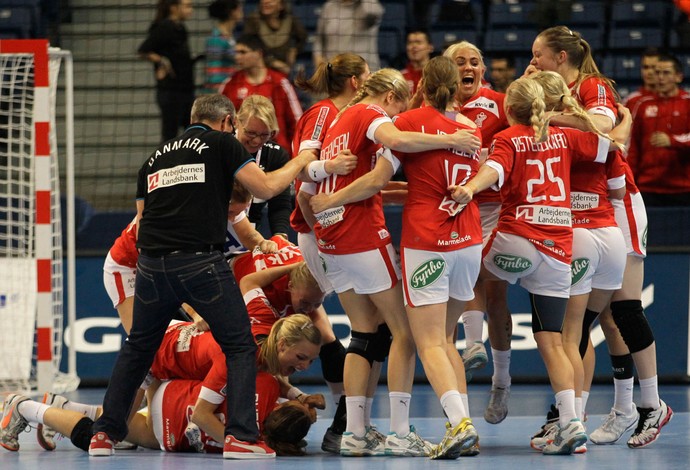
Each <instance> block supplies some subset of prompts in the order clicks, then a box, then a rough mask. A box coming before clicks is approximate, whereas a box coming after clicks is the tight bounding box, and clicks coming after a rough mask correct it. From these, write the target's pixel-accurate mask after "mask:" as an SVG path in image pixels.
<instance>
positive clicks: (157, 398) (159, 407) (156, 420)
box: [150, 382, 182, 451]
mask: <svg viewBox="0 0 690 470" xmlns="http://www.w3.org/2000/svg"><path fill="white" fill-rule="evenodd" d="M169 384H170V382H163V383H161V385H160V387H158V390H156V393H154V394H153V398H152V399H151V407H150V410H151V423H152V424H153V434H154V435H155V436H156V440H157V441H158V443H159V444H160V447H161V450H162V451H165V446H164V445H163V444H162V443H163V442H165V432H164V431H163V398H164V396H165V388H166V387H167V386H168V385H169ZM180 438H182V436H180Z"/></svg>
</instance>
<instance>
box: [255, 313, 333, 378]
mask: <svg viewBox="0 0 690 470" xmlns="http://www.w3.org/2000/svg"><path fill="white" fill-rule="evenodd" d="M281 340H282V341H284V343H285V346H287V347H288V348H290V347H292V346H294V345H295V344H297V343H299V342H300V341H302V340H307V341H309V342H310V343H312V344H315V345H317V346H320V345H321V333H320V332H319V330H318V329H317V328H316V326H314V323H312V321H311V320H310V319H309V317H308V316H306V315H303V314H301V313H296V314H294V315H290V316H287V317H284V318H281V319H280V320H278V321H277V322H275V324H274V325H273V327H271V332H270V333H269V334H268V336H266V337H265V338H263V339H260V340H258V343H259V346H260V348H261V349H260V351H259V364H260V365H261V367H262V368H263V369H265V370H266V372H268V373H269V374H271V375H279V374H280V362H279V361H278V343H279V342H280V341H281Z"/></svg>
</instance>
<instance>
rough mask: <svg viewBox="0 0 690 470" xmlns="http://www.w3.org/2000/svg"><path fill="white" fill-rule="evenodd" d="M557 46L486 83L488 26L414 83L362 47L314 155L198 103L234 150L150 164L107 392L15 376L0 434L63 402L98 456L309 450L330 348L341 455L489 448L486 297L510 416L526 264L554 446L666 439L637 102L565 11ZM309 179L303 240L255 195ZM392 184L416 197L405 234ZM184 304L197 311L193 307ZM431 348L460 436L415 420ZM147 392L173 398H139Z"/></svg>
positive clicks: (188, 152) (118, 276) (305, 129)
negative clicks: (263, 153) (598, 399)
mask: <svg viewBox="0 0 690 470" xmlns="http://www.w3.org/2000/svg"><path fill="white" fill-rule="evenodd" d="M532 53H533V59H532V62H531V64H530V66H529V67H528V69H527V70H526V72H525V75H524V76H523V77H522V78H519V79H518V80H516V81H515V82H513V83H512V84H511V85H510V86H509V88H508V89H507V91H506V93H505V94H503V93H499V92H496V91H493V90H491V89H488V88H485V87H483V86H482V79H481V77H482V76H483V73H484V63H483V58H482V54H481V51H479V49H478V48H477V47H476V46H474V45H473V44H471V43H468V42H465V41H463V42H460V43H457V44H453V45H451V46H450V47H449V48H448V49H447V50H446V51H445V52H444V55H443V56H440V57H435V58H433V59H431V60H430V61H429V62H428V63H427V65H425V67H424V69H423V73H422V79H421V81H420V82H419V84H418V88H417V90H416V92H415V93H414V94H412V93H411V90H410V87H409V85H408V82H407V81H406V80H405V79H404V78H403V76H402V74H401V73H400V72H398V71H396V70H393V69H388V68H385V69H381V70H378V71H376V72H374V73H370V72H369V68H368V65H367V63H366V62H365V61H364V59H362V58H361V57H360V56H357V55H354V54H339V55H337V56H335V57H333V58H331V59H330V60H329V61H328V62H324V63H322V64H321V65H319V67H318V68H317V69H316V71H315V73H314V75H313V76H312V77H311V78H309V79H306V80H301V81H300V80H298V86H300V87H302V88H303V89H305V90H307V91H310V92H312V93H314V94H315V95H316V94H320V93H326V94H328V98H326V99H323V100H321V101H319V102H317V103H316V104H315V105H313V106H312V107H311V108H310V109H308V110H307V111H306V112H305V113H304V115H303V116H302V118H301V119H300V120H299V122H298V123H297V127H296V130H295V134H294V136H293V139H292V149H291V150H292V155H293V158H292V159H291V160H290V161H289V162H288V163H287V164H286V165H285V166H283V167H282V168H280V169H277V170H275V171H272V172H269V173H264V172H263V171H262V170H261V169H259V167H258V166H257V165H256V163H255V161H254V160H253V158H252V157H251V155H250V154H249V153H247V148H245V147H243V146H242V143H241V141H242V138H239V141H238V140H236V139H235V138H234V137H232V136H231V133H232V132H233V131H234V130H235V124H234V118H235V115H234V108H233V106H232V103H230V102H229V100H228V99H227V98H225V97H224V96H222V95H205V96H203V97H201V98H198V99H197V100H196V102H195V104H194V108H193V110H192V125H191V126H190V127H189V128H188V129H187V131H185V134H183V135H182V136H181V137H178V138H177V139H184V140H185V141H189V139H192V140H191V141H195V140H194V139H198V145H199V146H207V147H206V148H207V149H208V150H204V151H203V152H200V151H197V150H198V148H201V147H198V146H197V147H195V148H190V147H189V146H187V147H184V146H183V145H180V146H177V148H175V149H173V150H170V151H167V152H161V151H160V149H161V148H164V146H165V145H166V144H163V146H162V147H161V148H159V150H158V151H157V152H155V153H154V154H153V155H154V156H156V155H158V154H160V156H158V158H151V159H150V160H147V162H146V163H145V164H144V165H143V167H142V169H141V171H140V173H139V184H138V189H137V217H136V218H135V219H134V220H133V221H132V223H131V224H130V225H129V226H128V227H127V228H126V229H125V230H124V231H123V232H122V235H121V237H120V238H119V239H118V240H117V241H116V243H115V245H114V246H113V248H112V249H111V250H110V252H109V254H108V257H107V259H106V262H105V265H104V281H105V285H106V290H107V291H108V293H109V295H110V297H111V299H112V300H113V305H114V306H115V307H116V308H117V310H118V314H119V315H120V318H121V320H122V324H123V326H124V328H125V330H126V331H127V333H128V335H129V336H128V338H127V340H126V341H125V343H124V345H123V348H122V351H121V353H120V356H119V357H118V360H117V363H116V365H115V369H114V371H113V376H112V378H111V381H110V386H109V388H108V391H107V392H106V397H105V400H104V403H103V407H102V408H101V407H96V406H92V405H83V404H78V403H73V402H71V401H67V400H66V399H64V398H63V397H60V396H57V395H53V394H46V395H45V396H44V399H43V402H42V403H40V402H35V401H32V400H30V399H28V398H27V397H23V396H19V395H11V396H9V397H8V398H7V400H6V402H5V408H4V414H3V419H2V428H1V430H0V445H2V446H3V447H5V448H6V449H9V450H18V448H19V443H18V435H19V433H20V432H22V431H23V430H24V429H25V428H26V427H27V426H29V423H38V431H37V437H38V441H39V443H40V444H41V446H42V447H43V448H45V449H47V450H52V449H54V448H55V443H54V436H55V433H56V432H57V433H60V434H63V435H65V436H69V437H70V439H71V440H72V442H73V443H74V445H76V446H77V447H79V448H81V449H83V450H87V451H88V452H89V454H90V455H96V456H97V455H112V454H113V453H114V448H115V446H116V445H118V442H119V443H120V444H122V443H123V441H124V442H127V443H131V444H136V445H140V446H143V447H148V448H157V449H162V450H165V451H197V452H219V453H220V452H222V453H223V456H224V457H225V458H237V459H249V458H272V457H275V455H276V454H278V455H303V454H304V453H305V444H306V442H305V441H304V440H303V439H304V437H305V436H306V434H307V432H308V430H309V427H310V425H311V424H312V423H313V422H314V421H315V419H316V415H315V410H314V408H319V409H323V408H324V407H325V398H324V397H323V396H321V395H311V396H310V395H307V394H304V393H302V392H301V391H300V390H299V389H297V388H296V387H294V386H292V385H291V384H290V382H289V376H290V375H291V374H292V373H294V372H296V371H299V370H303V369H305V368H307V367H309V365H310V364H311V362H312V361H313V360H314V359H315V358H316V357H319V358H320V359H321V364H322V372H323V377H324V380H325V381H326V382H327V384H328V386H329V389H330V392H331V398H332V400H333V403H334V404H335V405H336V412H335V416H334V418H333V422H332V424H331V425H330V426H329V427H328V430H327V432H326V434H325V436H324V438H323V442H322V446H321V447H322V449H323V450H324V451H326V452H332V453H337V454H340V455H343V456H379V455H396V456H410V457H429V458H431V459H456V458H458V457H465V456H476V455H478V454H480V444H479V441H480V438H479V435H478V433H477V430H476V429H475V427H474V425H473V423H472V419H471V417H470V413H469V405H468V391H467V381H468V378H469V377H471V371H472V369H475V368H478V367H482V366H483V365H485V364H486V362H487V360H488V355H487V354H486V350H485V348H484V346H483V344H482V340H481V338H482V332H481V328H482V324H483V318H484V315H486V316H487V319H488V324H489V339H490V343H491V349H492V358H493V363H494V375H493V377H492V388H491V395H490V399H489V404H488V407H487V409H486V412H485V414H484V418H485V419H486V420H487V421H488V422H489V423H492V424H498V423H500V422H502V421H503V420H504V419H505V418H506V416H507V414H508V401H509V396H510V385H511V382H510V373H509V365H510V337H511V325H512V323H511V319H510V312H509V311H508V307H507V285H508V284H509V283H511V284H515V283H519V284H520V285H521V286H522V287H523V288H524V289H525V290H527V292H528V293H529V297H530V303H531V305H532V330H533V333H534V338H535V341H536V343H537V345H538V349H539V353H540V354H541V356H542V358H543V360H544V364H545V366H546V370H547V373H548V376H549V380H550V383H551V386H552V388H553V391H554V400H555V401H554V403H555V405H554V406H552V409H551V411H549V413H548V415H547V422H546V423H545V424H544V426H543V427H542V429H540V430H539V431H538V432H537V433H536V434H535V435H534V436H532V439H531V446H532V447H533V448H534V449H536V450H538V451H540V452H542V453H543V454H545V455H562V454H573V453H583V452H586V451H587V441H588V440H590V441H591V442H593V443H595V444H614V443H616V442H617V441H619V440H620V439H621V437H622V436H623V435H624V434H625V433H626V432H628V431H630V430H633V432H632V436H631V437H630V438H629V440H628V441H627V445H628V446H629V447H631V448H638V447H644V446H646V445H649V444H651V443H652V442H654V441H655V440H656V439H657V437H658V435H659V432H660V430H661V428H662V427H663V426H664V425H666V424H667V423H668V422H669V421H670V420H671V418H672V416H673V411H672V410H671V408H670V407H668V406H667V405H666V404H665V403H664V402H663V401H662V400H661V399H660V398H659V393H658V387H657V378H656V357H655V343H654V336H653V333H652V331H651V329H650V327H649V324H648V323H647V320H646V318H645V315H644V311H643V309H642V302H641V292H642V277H643V260H644V257H645V254H646V253H645V242H646V225H647V221H646V214H645V209H644V204H643V202H642V199H641V197H640V195H639V191H638V190H637V188H636V187H635V183H634V181H633V178H632V173H631V171H630V168H629V166H628V165H627V163H626V160H625V151H626V142H627V141H628V140H629V138H630V131H631V127H632V118H631V115H630V112H629V111H628V109H627V108H625V107H623V106H622V105H616V95H615V91H614V88H613V86H612V82H611V81H610V80H608V79H607V78H606V77H604V76H602V75H601V74H600V73H599V71H598V69H597V67H596V65H595V63H594V61H593V59H592V54H591V50H590V48H589V44H588V43H587V42H586V41H585V40H584V39H583V38H582V37H581V36H580V35H579V33H577V32H575V31H571V30H570V29H568V28H567V27H564V26H557V27H553V28H549V29H547V30H545V31H543V32H541V33H540V34H539V35H538V36H537V38H536V39H535V41H534V44H533V47H532ZM266 101H268V100H266ZM244 106H245V105H244V103H243V105H242V108H243V107H244ZM261 106H265V107H268V108H270V102H268V103H267V104H266V103H264V104H261ZM242 108H240V112H239V113H238V115H242ZM259 115H260V114H259V113H256V114H253V115H251V117H252V118H254V117H257V116H259ZM246 124H247V121H246V120H245V121H244V122H243V123H242V126H244V125H246ZM239 130H240V129H238V131H239ZM255 137H256V136H255ZM253 139H254V137H250V139H249V140H250V141H251V140H253ZM168 145H170V144H168ZM202 154H203V155H202ZM198 165H201V166H198ZM204 165H205V166H204ZM192 169H193V170H194V171H196V172H197V173H195V175H200V179H201V180H202V182H201V183H197V182H193V181H191V180H189V179H183V180H181V179H179V178H178V179H176V180H174V181H171V182H169V184H167V185H159V184H154V183H156V182H158V181H159V180H158V179H156V177H155V175H160V174H161V172H162V171H172V170H175V171H176V173H175V174H176V175H179V174H183V173H185V172H186V173H188V172H189V171H191V170H192ZM400 172H402V173H403V174H404V180H405V182H404V183H402V182H400V181H398V179H399V178H395V175H397V174H400ZM171 174H172V173H171ZM295 178H297V179H296V185H295V186H296V188H295V189H296V191H297V194H296V202H297V204H296V205H295V206H296V208H295V210H294V212H293V214H292V216H291V219H290V220H291V225H292V228H293V229H294V230H295V231H296V232H297V234H298V239H297V242H298V243H297V245H293V244H292V243H290V242H287V241H286V240H285V239H284V238H283V237H280V236H275V237H272V238H271V239H269V240H265V239H264V238H263V237H262V236H261V235H260V234H259V233H258V232H257V231H256V230H255V229H254V228H253V227H252V226H251V224H249V222H248V220H247V219H246V209H247V207H248V205H249V204H250V202H251V197H252V195H254V196H255V197H259V198H261V199H266V200H268V199H270V198H271V197H273V196H274V195H276V194H279V193H281V192H282V191H284V189H285V188H286V187H287V186H288V185H289V184H290V183H291V182H292V181H293V180H295ZM228 201H229V210H228ZM384 203H402V204H403V205H404V206H403V222H402V234H401V242H400V249H399V252H398V251H396V249H395V248H394V247H393V244H392V241H391V235H390V233H389V232H388V229H387V227H386V223H385V218H384V213H383V204H384ZM221 222H222V223H221ZM223 240H225V246H223ZM239 247H244V248H246V249H247V251H246V252H239V253H238V251H237V250H238V248H239ZM223 252H225V256H223ZM228 260H229V261H228ZM332 292H335V293H336V294H337V295H338V298H339V300H340V303H341V305H342V307H343V309H344V311H345V313H346V314H347V316H348V318H349V321H350V325H351V341H350V344H349V345H348V347H347V349H345V348H344V347H343V345H342V344H341V343H340V341H339V340H338V339H337V338H336V336H335V334H334V333H333V329H332V326H331V324H330V322H329V320H328V316H327V313H326V312H325V310H324V308H323V306H322V303H323V300H324V297H325V295H328V294H330V293H332ZM178 309H182V310H183V311H184V315H188V316H189V317H190V318H191V319H192V321H190V322H181V323H180V322H172V323H170V320H171V319H172V317H173V315H174V314H175V312H176V311H177V310H178ZM597 318H599V321H600V323H601V326H602V329H603V331H604V333H605V335H606V340H607V344H608V347H609V352H610V355H611V360H612V366H613V369H614V371H615V372H614V386H615V401H614V404H613V406H612V409H611V413H610V414H609V415H608V416H607V417H606V419H605V421H604V422H603V423H602V424H601V426H599V427H598V428H596V429H593V430H591V431H590V432H588V430H586V429H585V426H584V424H583V421H584V416H585V409H586V402H587V397H588V396H589V389H590V386H591V382H592V377H593V368H594V364H593V354H594V350H593V346H592V343H591V341H590V340H589V330H590V328H591V326H592V324H593V322H594V321H595V320H596V319H597ZM460 319H462V324H463V325H464V327H465V337H466V338H467V345H468V346H467V349H466V351H465V352H464V353H463V355H462V356H461V355H460V354H459V352H458V350H457V349H456V347H455V342H456V338H457V330H456V328H457V326H458V321H459V320H460ZM210 332H211V333H212V334H213V335H211V334H210ZM159 345H160V346H159ZM416 354H418V355H419V357H420V360H421V362H422V364H423V366H424V371H425V373H426V376H427V379H428V380H429V383H430V384H431V386H432V388H433V390H434V392H435V393H436V395H437V397H438V399H439V402H440V404H441V406H442V408H443V411H444V414H445V416H446V417H447V423H446V427H445V430H444V434H443V437H442V439H441V441H440V442H437V443H431V442H429V441H427V440H426V439H424V437H423V436H421V435H419V434H418V432H417V430H416V429H415V427H414V425H413V424H412V423H410V416H409V403H410V400H411V398H412V385H413V378H414V364H415V356H416ZM386 359H387V360H388V373H387V378H388V389H389V396H390V398H391V400H390V429H389V430H388V432H387V433H382V432H380V431H379V430H378V429H376V427H374V426H372V424H371V420H370V414H371V409H372V403H373V397H374V392H375V390H376V386H377V384H378V380H379V375H380V372H381V367H382V364H383V362H384V361H385V360H386ZM634 368H636V369H637V371H638V373H639V382H640V387H641V402H640V403H638V406H637V407H636V405H635V404H634V403H633V402H632V384H633V369H634ZM144 395H145V396H146V400H147V404H148V408H147V409H148V412H147V413H137V412H136V410H137V409H138V408H139V406H140V404H141V402H142V399H143V397H144ZM279 399H284V400H279ZM278 401H281V404H280V405H276V403H277V402H278ZM164 423H165V425H164Z"/></svg>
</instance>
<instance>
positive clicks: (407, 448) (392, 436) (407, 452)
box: [385, 426, 433, 457]
mask: <svg viewBox="0 0 690 470" xmlns="http://www.w3.org/2000/svg"><path fill="white" fill-rule="evenodd" d="M385 448H386V455H398V456H402V457H428V456H429V454H430V453H431V449H432V448H433V445H432V444H431V442H428V441H425V440H424V439H422V438H421V437H419V435H418V434H417V431H416V430H415V428H414V426H410V432H409V433H408V434H407V436H404V437H400V436H398V435H397V434H396V433H394V432H391V433H389V434H388V436H387V437H386V443H385Z"/></svg>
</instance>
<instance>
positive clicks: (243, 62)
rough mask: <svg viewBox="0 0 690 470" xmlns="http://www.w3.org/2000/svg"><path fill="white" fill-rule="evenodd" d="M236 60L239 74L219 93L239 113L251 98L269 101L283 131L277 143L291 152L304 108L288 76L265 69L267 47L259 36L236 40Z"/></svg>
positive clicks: (227, 81)
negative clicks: (257, 97)
mask: <svg viewBox="0 0 690 470" xmlns="http://www.w3.org/2000/svg"><path fill="white" fill-rule="evenodd" d="M235 60H236V62H237V69H238V70H237V72H235V74H234V75H233V76H232V77H231V78H229V79H228V80H226V81H225V83H224V84H223V85H221V89H220V92H221V93H222V94H224V95H225V96H227V97H228V98H230V100H231V101H232V103H233V104H234V105H235V107H236V108H237V109H239V108H240V106H241V105H242V101H243V100H244V99H245V98H246V97H248V96H250V95H262V96H265V97H266V98H268V99H270V100H271V101H272V102H273V106H274V107H275V112H276V117H277V118H278V129H280V133H277V134H276V135H275V140H276V142H277V143H278V144H280V146H281V147H283V148H284V149H285V150H288V151H289V149H290V139H292V134H293V133H294V131H295V125H296V124H297V120H298V119H299V118H300V117H301V116H302V106H301V105H300V103H299V99H298V98H297V93H295V89H294V88H293V87H292V85H291V84H290V81H289V80H288V77H287V75H285V74H284V73H282V72H279V71H277V70H273V69H269V68H268V67H266V62H265V61H264V44H263V42H262V41H261V39H259V37H258V36H252V35H242V37H240V38H239V39H237V46H235ZM276 130H277V129H276Z"/></svg>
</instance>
